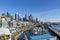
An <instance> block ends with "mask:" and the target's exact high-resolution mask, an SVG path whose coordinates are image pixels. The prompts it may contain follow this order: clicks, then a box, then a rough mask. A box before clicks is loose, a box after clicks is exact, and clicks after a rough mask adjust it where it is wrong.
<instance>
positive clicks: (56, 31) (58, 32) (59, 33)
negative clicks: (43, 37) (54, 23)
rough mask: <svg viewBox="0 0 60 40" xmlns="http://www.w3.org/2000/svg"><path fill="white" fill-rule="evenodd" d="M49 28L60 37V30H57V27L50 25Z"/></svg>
mask: <svg viewBox="0 0 60 40" xmlns="http://www.w3.org/2000/svg"><path fill="white" fill-rule="evenodd" d="M48 28H49V29H50V30H51V31H53V32H54V33H56V34H57V35H58V36H59V37H60V31H58V30H56V29H54V28H53V27H50V26H49V27H48Z"/></svg>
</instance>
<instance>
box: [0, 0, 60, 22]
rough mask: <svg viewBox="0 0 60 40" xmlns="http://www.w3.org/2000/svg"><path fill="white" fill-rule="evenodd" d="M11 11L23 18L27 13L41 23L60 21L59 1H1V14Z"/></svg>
mask: <svg viewBox="0 0 60 40" xmlns="http://www.w3.org/2000/svg"><path fill="white" fill-rule="evenodd" d="M8 11H10V12H11V13H12V14H13V16H14V14H15V13H16V12H18V13H19V14H20V17H23V16H24V15H25V14H26V12H27V14H32V15H33V16H34V17H37V18H39V20H41V21H60V1H59V0H0V14H1V13H6V12H8Z"/></svg>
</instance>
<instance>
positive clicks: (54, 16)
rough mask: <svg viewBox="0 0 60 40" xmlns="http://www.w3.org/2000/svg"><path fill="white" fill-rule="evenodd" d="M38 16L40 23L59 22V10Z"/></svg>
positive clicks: (45, 12)
mask: <svg viewBox="0 0 60 40" xmlns="http://www.w3.org/2000/svg"><path fill="white" fill-rule="evenodd" d="M39 14H40V16H39V18H40V19H41V21H42V20H43V21H60V9H52V10H48V11H44V12H40V13H39Z"/></svg>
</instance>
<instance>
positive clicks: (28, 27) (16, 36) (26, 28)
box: [12, 23, 35, 40]
mask: <svg viewBox="0 0 60 40" xmlns="http://www.w3.org/2000/svg"><path fill="white" fill-rule="evenodd" d="M34 27H35V25H34V24H33V23H30V25H28V26H26V27H23V28H22V29H19V30H17V32H16V33H15V34H12V40H18V39H19V36H20V35H21V34H22V33H23V32H26V31H29V30H30V29H32V28H34ZM25 40H28V39H27V36H26V35H25Z"/></svg>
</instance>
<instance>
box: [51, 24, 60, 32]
mask: <svg viewBox="0 0 60 40" xmlns="http://www.w3.org/2000/svg"><path fill="white" fill-rule="evenodd" d="M51 26H52V27H53V28H54V29H56V30H58V31H60V25H51Z"/></svg>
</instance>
